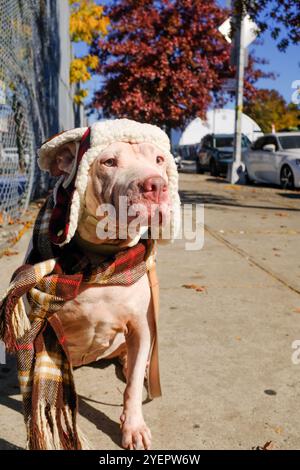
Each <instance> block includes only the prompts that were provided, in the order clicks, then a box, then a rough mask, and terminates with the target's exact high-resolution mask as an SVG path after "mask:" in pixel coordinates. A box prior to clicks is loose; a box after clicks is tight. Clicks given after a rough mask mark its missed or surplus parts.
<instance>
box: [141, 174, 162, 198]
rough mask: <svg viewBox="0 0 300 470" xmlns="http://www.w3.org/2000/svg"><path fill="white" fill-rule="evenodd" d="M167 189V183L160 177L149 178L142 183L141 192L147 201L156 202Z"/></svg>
mask: <svg viewBox="0 0 300 470" xmlns="http://www.w3.org/2000/svg"><path fill="white" fill-rule="evenodd" d="M167 189H168V187H167V183H166V182H165V180H164V179H163V178H162V177H161V176H151V177H150V178H147V179H145V180H144V181H143V183H142V191H143V193H144V194H145V196H146V197H148V198H149V199H155V200H158V199H159V198H160V197H161V196H162V195H163V193H165V192H166V191H167Z"/></svg>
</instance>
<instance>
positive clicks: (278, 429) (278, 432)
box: [274, 426, 283, 434]
mask: <svg viewBox="0 0 300 470" xmlns="http://www.w3.org/2000/svg"><path fill="white" fill-rule="evenodd" d="M274 431H275V432H276V434H282V433H283V429H282V427H281V426H277V427H276V428H275V429H274Z"/></svg>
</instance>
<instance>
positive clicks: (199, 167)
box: [196, 161, 204, 175]
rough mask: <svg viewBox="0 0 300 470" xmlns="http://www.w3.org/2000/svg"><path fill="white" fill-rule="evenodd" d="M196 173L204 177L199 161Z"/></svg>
mask: <svg viewBox="0 0 300 470" xmlns="http://www.w3.org/2000/svg"><path fill="white" fill-rule="evenodd" d="M196 172H197V173H198V175H203V174H204V170H203V168H202V166H201V165H200V163H199V162H198V161H197V163H196Z"/></svg>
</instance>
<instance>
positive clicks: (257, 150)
mask: <svg viewBox="0 0 300 470" xmlns="http://www.w3.org/2000/svg"><path fill="white" fill-rule="evenodd" d="M244 162H245V165H246V171H247V178H248V180H249V181H257V182H258V183H269V184H276V185H281V186H282V188H285V189H293V188H300V132H278V133H276V134H266V135H264V136H263V137H260V138H259V139H257V140H256V142H254V144H253V145H252V146H251V148H250V149H249V150H248V151H247V152H245V155H244Z"/></svg>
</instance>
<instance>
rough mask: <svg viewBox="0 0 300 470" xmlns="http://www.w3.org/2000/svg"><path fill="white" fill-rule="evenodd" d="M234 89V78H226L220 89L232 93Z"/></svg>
mask: <svg viewBox="0 0 300 470" xmlns="http://www.w3.org/2000/svg"><path fill="white" fill-rule="evenodd" d="M235 89H236V78H227V79H226V80H224V82H223V84H222V91H224V92H227V93H232V92H234V91H235Z"/></svg>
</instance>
